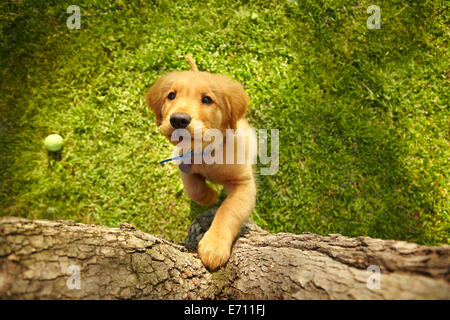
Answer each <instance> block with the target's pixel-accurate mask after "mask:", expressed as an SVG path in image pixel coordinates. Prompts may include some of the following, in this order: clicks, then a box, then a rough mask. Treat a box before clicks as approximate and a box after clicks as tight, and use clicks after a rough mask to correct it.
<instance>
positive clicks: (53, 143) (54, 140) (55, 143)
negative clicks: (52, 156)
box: [44, 134, 64, 152]
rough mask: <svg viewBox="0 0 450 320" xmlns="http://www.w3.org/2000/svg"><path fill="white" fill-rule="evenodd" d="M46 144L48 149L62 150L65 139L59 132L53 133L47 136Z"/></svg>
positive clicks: (53, 150)
mask: <svg viewBox="0 0 450 320" xmlns="http://www.w3.org/2000/svg"><path fill="white" fill-rule="evenodd" d="M44 144H45V147H46V148H47V150H48V151H52V152H56V151H59V150H61V148H62V146H63V144H64V140H63V138H61V136H60V135H59V134H51V135H49V136H48V137H47V138H45V140H44Z"/></svg>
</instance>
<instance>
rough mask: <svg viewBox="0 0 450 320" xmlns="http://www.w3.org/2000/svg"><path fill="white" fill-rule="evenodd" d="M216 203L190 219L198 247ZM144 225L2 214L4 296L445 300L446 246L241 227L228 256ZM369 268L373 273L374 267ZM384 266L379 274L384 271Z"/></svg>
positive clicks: (0, 283) (0, 279) (449, 258)
mask: <svg viewBox="0 0 450 320" xmlns="http://www.w3.org/2000/svg"><path fill="white" fill-rule="evenodd" d="M213 214H214V210H209V211H207V212H206V213H204V214H202V215H200V216H199V217H198V218H197V219H196V220H195V221H194V223H193V224H192V226H191V228H190V232H189V236H188V238H189V239H188V247H190V248H195V246H196V244H197V242H198V240H199V239H200V238H201V236H202V234H203V233H204V232H205V230H207V228H208V226H209V224H210V222H211V219H212V217H213ZM188 247H185V246H182V245H178V244H175V243H173V242H170V241H168V240H165V239H161V238H158V237H155V236H152V235H149V234H146V233H143V232H141V231H138V230H136V229H135V228H134V227H133V226H132V225H129V224H125V223H124V224H121V226H120V228H107V227H104V226H97V225H84V224H80V223H74V222H71V221H47V220H27V219H23V218H14V217H4V218H1V219H0V299H449V298H450V270H449V269H450V246H448V245H443V246H439V247H427V246H422V245H417V244H414V243H408V242H403V241H393V240H380V239H371V238H367V237H357V238H347V237H344V236H342V235H338V234H330V235H328V236H319V235H316V234H312V233H303V234H300V235H293V234H287V233H278V234H269V233H267V232H265V231H263V230H262V229H260V228H259V227H257V226H256V225H255V224H254V223H253V222H250V221H249V222H247V223H246V224H245V225H244V227H243V228H242V232H241V236H240V238H239V239H238V240H237V241H236V242H235V244H234V246H233V249H232V255H231V258H230V260H229V261H228V263H227V264H226V265H225V266H224V267H223V268H221V269H220V270H219V271H217V272H213V273H210V272H209V271H207V270H206V269H205V268H204V267H203V265H202V263H201V261H200V260H199V258H198V256H197V254H196V252H195V250H191V249H188ZM368 268H369V271H368ZM378 271H379V272H378Z"/></svg>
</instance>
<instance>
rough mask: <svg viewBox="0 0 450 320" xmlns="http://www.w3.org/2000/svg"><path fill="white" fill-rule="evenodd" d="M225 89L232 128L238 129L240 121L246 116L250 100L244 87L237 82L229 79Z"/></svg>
mask: <svg viewBox="0 0 450 320" xmlns="http://www.w3.org/2000/svg"><path fill="white" fill-rule="evenodd" d="M223 89H224V95H225V101H226V102H227V108H228V117H229V121H230V128H231V129H236V126H237V122H238V120H239V119H241V118H242V117H243V116H244V114H245V111H246V110H247V107H248V102H249V98H248V95H247V94H246V93H245V91H244V88H243V87H242V85H241V84H240V83H239V82H237V81H233V80H231V79H227V80H226V85H225V86H224V88H223Z"/></svg>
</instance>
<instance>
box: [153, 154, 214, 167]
mask: <svg viewBox="0 0 450 320" xmlns="http://www.w3.org/2000/svg"><path fill="white" fill-rule="evenodd" d="M205 154H206V151H203V152H197V153H195V152H186V153H185V154H183V155H181V156H178V157H174V158H169V159H166V160H163V161H160V162H159V164H161V165H162V164H164V163H166V162H169V161H174V160H181V159H185V158H188V157H192V156H195V155H202V156H203V155H205Z"/></svg>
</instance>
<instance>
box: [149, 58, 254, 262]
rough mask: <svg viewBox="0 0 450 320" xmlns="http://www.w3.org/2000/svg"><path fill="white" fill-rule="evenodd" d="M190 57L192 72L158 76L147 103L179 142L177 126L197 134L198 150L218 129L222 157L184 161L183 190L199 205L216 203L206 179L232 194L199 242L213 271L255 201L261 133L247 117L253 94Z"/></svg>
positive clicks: (167, 133)
mask: <svg viewBox="0 0 450 320" xmlns="http://www.w3.org/2000/svg"><path fill="white" fill-rule="evenodd" d="M187 58H188V61H189V64H190V65H191V69H192V70H191V71H182V72H172V73H169V74H167V75H165V76H163V77H161V78H159V79H158V80H157V81H156V83H154V84H153V86H152V87H151V88H150V90H149V91H148V93H147V95H146V101H147V104H148V106H149V107H150V108H151V110H153V112H154V113H155V116H156V123H157V125H158V126H159V127H160V129H161V132H162V134H163V135H165V136H166V137H167V138H168V139H169V140H170V141H171V143H172V144H174V145H177V143H178V141H173V140H174V139H172V138H173V137H172V135H173V134H174V132H175V131H176V130H180V129H183V130H187V132H188V133H189V134H190V137H193V138H191V141H188V142H187V143H188V144H190V145H191V146H192V147H193V148H192V150H194V148H195V146H194V145H195V143H196V142H198V143H199V144H197V149H196V150H198V146H200V148H201V151H204V150H205V149H206V148H207V146H208V145H211V141H206V140H207V139H205V136H207V135H208V132H210V131H211V130H212V129H214V130H215V131H213V132H215V133H217V135H215V136H214V141H213V142H214V143H215V146H216V148H215V149H214V150H213V152H212V153H211V155H214V156H215V157H216V158H215V159H216V160H217V159H218V160H219V161H214V162H213V163H210V162H211V161H201V163H198V161H193V159H191V161H190V162H189V161H185V162H183V163H181V164H180V165H179V169H180V175H181V179H182V180H183V184H184V190H185V192H186V194H187V195H188V196H189V197H190V198H191V199H192V200H193V201H195V202H197V203H198V204H201V205H213V204H214V203H215V202H216V201H217V197H218V194H217V192H216V191H214V190H213V189H211V188H210V187H209V186H208V184H207V183H206V182H205V180H209V181H210V182H212V183H213V184H221V185H223V186H224V188H225V191H226V193H227V198H226V199H225V200H224V201H223V203H222V204H221V206H220V208H219V209H218V210H217V212H216V214H215V217H214V220H213V222H212V224H211V226H210V228H209V230H208V231H207V232H206V233H205V235H204V236H203V238H202V239H201V240H200V242H199V244H198V254H199V256H200V259H201V260H202V262H203V264H204V265H205V266H206V267H207V268H208V269H210V270H214V269H217V268H219V267H221V266H222V265H223V264H225V262H227V260H228V258H229V257H230V251H231V246H232V244H233V242H234V240H235V238H236V237H237V235H238V234H239V231H240V229H241V226H242V223H243V222H244V221H245V220H246V219H247V218H248V217H249V215H250V214H251V212H252V210H253V208H254V205H255V197H256V185H255V179H254V173H253V168H252V163H254V162H253V161H254V157H256V152H255V150H256V149H255V148H256V136H255V135H254V133H253V134H252V133H251V132H252V131H251V130H250V126H249V124H248V122H247V121H246V120H245V119H244V118H243V117H244V114H245V111H246V109H247V106H248V96H247V94H246V93H245V92H244V90H243V87H242V85H241V84H240V83H238V82H236V81H234V80H231V79H230V78H228V77H226V76H223V75H217V74H211V73H208V72H200V71H197V67H196V66H195V63H194V61H193V60H192V58H191V57H190V56H187ZM196 128H200V129H201V131H200V132H201V133H202V135H201V139H200V140H201V141H196V140H199V139H198V135H197V136H196V131H195V130H196ZM227 129H228V130H227ZM230 129H233V131H232V130H230ZM249 132H250V134H249ZM197 133H199V132H197ZM219 133H221V134H219ZM216 140H220V141H216ZM183 143H186V141H183ZM241 147H243V148H241ZM238 158H240V160H239V159H238ZM186 162H187V163H186ZM206 162H209V163H206Z"/></svg>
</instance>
